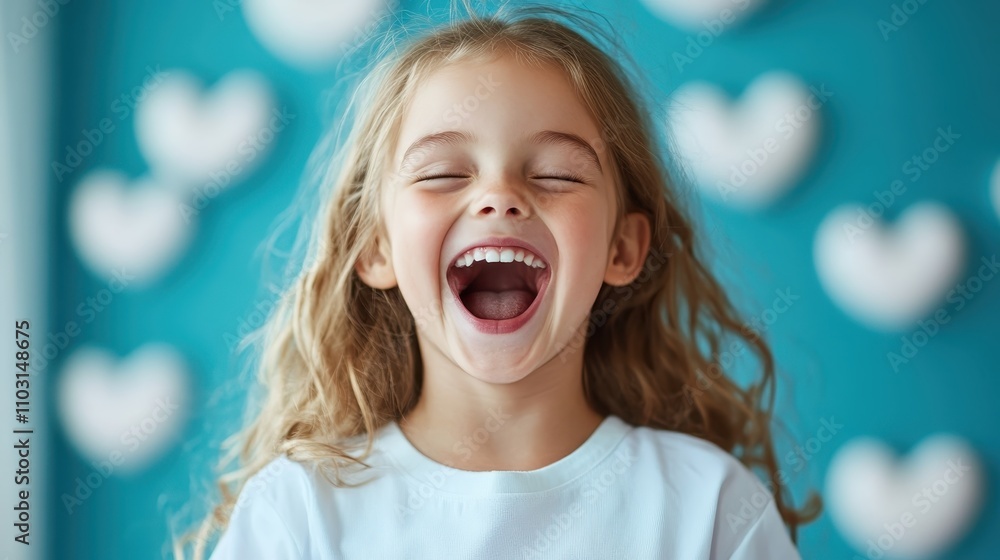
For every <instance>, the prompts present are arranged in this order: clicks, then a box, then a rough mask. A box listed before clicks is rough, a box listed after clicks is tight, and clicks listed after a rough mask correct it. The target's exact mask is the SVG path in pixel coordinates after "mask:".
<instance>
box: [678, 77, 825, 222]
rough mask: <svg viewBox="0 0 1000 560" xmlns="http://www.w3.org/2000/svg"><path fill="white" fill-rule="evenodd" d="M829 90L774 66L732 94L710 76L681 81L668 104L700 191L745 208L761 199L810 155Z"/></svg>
mask: <svg viewBox="0 0 1000 560" xmlns="http://www.w3.org/2000/svg"><path fill="white" fill-rule="evenodd" d="M828 95H830V94H829V93H828V92H826V91H825V90H823V89H822V88H816V87H813V88H810V87H807V86H806V85H805V84H803V83H802V82H801V81H800V80H799V79H798V78H796V77H795V76H793V75H791V74H788V73H784V72H777V71H775V72H769V73H766V74H763V75H761V76H759V77H758V78H757V79H756V80H755V81H754V82H753V83H752V84H750V85H749V86H748V87H747V88H746V91H744V92H743V94H742V96H741V97H740V99H739V100H738V101H732V100H730V98H729V97H728V96H727V95H726V94H725V93H724V92H723V91H721V90H720V89H718V88H717V87H716V86H714V85H711V84H708V83H704V82H692V83H688V84H685V85H683V86H681V87H680V88H678V90H677V91H676V92H675V93H674V95H673V99H672V101H671V104H670V107H669V114H670V117H669V123H670V124H669V126H670V131H671V133H672V136H673V142H674V147H675V148H676V152H677V154H678V155H679V156H680V160H681V163H682V164H684V165H685V167H686V168H687V169H689V170H690V171H691V174H692V178H693V179H694V182H695V183H696V184H697V186H698V187H700V188H701V190H702V191H704V192H705V193H706V194H708V195H710V196H712V197H713V198H716V199H718V200H720V201H722V202H725V203H727V204H730V205H733V206H736V207H741V208H743V209H748V210H749V209H757V208H760V207H763V206H766V205H768V204H770V203H771V202H773V201H774V200H775V199H777V198H778V197H780V196H781V195H782V194H784V193H785V191H787V190H788V189H789V188H790V187H792V186H793V185H794V184H795V182H796V181H797V180H798V179H799V178H801V177H802V175H803V174H804V172H805V171H806V170H807V169H808V167H809V164H810V163H811V162H812V160H813V156H814V154H815V152H816V148H817V144H818V140H819V131H820V122H819V121H820V118H819V109H820V108H821V107H822V105H823V103H825V102H826V100H827V96H828Z"/></svg>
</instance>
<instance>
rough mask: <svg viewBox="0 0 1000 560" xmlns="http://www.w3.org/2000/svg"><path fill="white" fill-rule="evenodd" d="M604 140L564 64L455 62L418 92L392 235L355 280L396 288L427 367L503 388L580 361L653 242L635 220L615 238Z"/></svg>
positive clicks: (397, 184) (401, 151)
mask: <svg viewBox="0 0 1000 560" xmlns="http://www.w3.org/2000/svg"><path fill="white" fill-rule="evenodd" d="M600 138H601V135H600V131H599V129H598V126H597V124H596V123H595V122H594V120H593V119H592V118H591V116H590V114H589V112H588V111H587V110H586V109H585V107H584V106H583V105H582V104H581V102H580V100H579V99H578V97H577V94H576V92H575V91H574V89H573V87H572V85H571V84H570V83H569V82H568V81H567V80H566V78H565V77H564V76H563V74H562V72H561V71H560V70H559V69H557V68H556V67H534V66H528V65H525V64H524V63H521V62H518V61H517V60H515V59H514V58H513V57H510V56H502V57H500V58H498V59H496V60H494V61H492V62H486V63H483V62H478V63H474V62H468V63H456V64H452V65H449V66H445V67H444V68H442V69H440V70H438V71H436V72H434V73H433V74H431V75H430V76H429V77H428V78H427V79H426V80H425V81H424V82H422V83H421V84H420V86H419V87H418V88H417V89H416V93H415V95H414V98H413V100H412V103H411V105H410V106H409V108H408V111H407V112H406V114H405V116H404V118H403V121H402V123H401V128H400V132H399V140H398V143H397V145H396V146H395V151H394V152H391V159H390V163H389V166H390V169H389V171H388V173H387V179H386V180H385V181H384V183H383V191H382V200H381V203H382V211H383V212H382V216H381V218H382V220H383V224H384V228H385V232H386V239H382V240H380V251H379V254H378V255H374V256H372V257H371V259H370V260H368V261H366V262H362V263H359V265H358V272H359V274H360V275H361V277H362V278H363V279H364V280H365V281H366V282H367V283H369V284H370V285H372V286H374V287H378V288H388V287H392V286H395V285H398V287H399V289H400V292H401V293H402V296H403V298H404V299H405V300H406V303H407V305H408V307H409V309H410V311H411V312H412V314H413V316H414V318H415V320H416V325H417V336H418V340H419V344H420V348H421V354H422V357H423V360H424V365H425V367H426V368H431V369H433V368H440V367H453V366H457V367H458V368H460V369H461V370H463V371H465V372H467V373H469V374H471V375H473V376H475V377H477V378H480V379H482V380H485V381H490V382H498V383H505V382H513V381H517V380H519V379H521V378H523V377H525V376H527V375H528V374H530V373H531V372H533V371H535V370H537V369H538V368H540V367H541V366H543V365H544V364H546V363H547V362H550V361H551V360H553V358H555V357H556V356H558V355H559V354H560V352H564V351H565V352H579V353H581V354H582V350H583V344H582V341H581V340H580V339H579V337H578V336H577V332H578V331H579V330H580V329H581V327H583V326H585V325H584V322H585V321H586V320H587V318H588V314H589V311H590V309H591V307H592V305H593V303H594V301H595V299H596V298H597V294H598V291H599V290H600V288H601V284H602V282H604V281H608V282H609V283H613V284H625V283H628V281H631V279H632V278H633V277H634V275H635V273H637V272H638V268H637V267H636V265H635V263H634V262H633V261H636V260H638V267H641V265H642V260H643V259H644V258H645V250H646V249H645V246H643V242H642V238H643V234H642V231H645V232H646V233H645V238H646V245H647V246H648V225H647V226H646V227H645V229H643V228H642V227H638V226H636V225H635V223H634V222H635V217H634V216H632V215H630V216H629V218H631V220H632V221H631V222H629V224H630V225H629V226H628V227H626V228H623V229H624V231H625V232H626V233H625V237H626V239H624V240H622V239H621V236H616V237H614V238H613V234H614V229H615V217H616V207H615V204H616V203H615V184H614V180H613V170H612V162H611V161H609V160H608V159H607V153H606V152H605V150H604V149H603V148H604V144H603V143H602V142H601V141H600ZM626 221H628V220H626ZM643 222H644V220H643ZM637 227H638V229H636V228H637ZM636 232H638V233H636ZM629 235H631V237H633V238H638V240H639V241H638V245H637V246H635V247H630V246H628V244H629V239H627V238H628V237H629ZM633 241H634V239H633ZM632 245H636V243H632ZM639 250H641V253H642V254H641V258H640V256H639V255H638V253H637V251H639ZM630 251H631V252H632V253H636V254H634V255H630V254H629V252H630ZM564 363H565V362H564ZM452 364H453V366H452Z"/></svg>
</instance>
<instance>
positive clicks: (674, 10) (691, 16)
mask: <svg viewBox="0 0 1000 560" xmlns="http://www.w3.org/2000/svg"><path fill="white" fill-rule="evenodd" d="M642 3H643V4H645V5H646V7H647V8H649V10H650V11H651V12H653V13H654V14H656V15H657V16H659V17H661V18H663V19H664V20H665V21H668V22H671V23H673V24H675V25H678V26H680V27H686V28H688V29H701V28H704V29H707V30H709V31H711V30H712V29H717V28H718V27H719V25H720V24H721V25H722V27H725V26H727V25H732V24H734V23H736V22H737V21H739V20H741V19H743V18H744V17H746V16H747V15H748V14H750V13H752V12H753V11H754V10H756V9H757V8H758V7H760V6H761V5H763V4H764V0H642Z"/></svg>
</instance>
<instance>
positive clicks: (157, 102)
mask: <svg viewBox="0 0 1000 560" xmlns="http://www.w3.org/2000/svg"><path fill="white" fill-rule="evenodd" d="M273 105H274V102H273V99H272V96H271V91H270V87H269V86H268V83H267V81H266V80H265V79H264V78H263V77H262V76H260V75H259V74H257V73H256V72H251V71H246V70H244V71H234V72H230V73H229V74H227V75H226V76H224V77H223V78H222V79H221V80H219V82H218V83H216V84H215V85H214V86H213V87H212V89H211V91H210V92H208V93H206V94H203V92H202V85H201V83H200V82H199V81H198V80H197V79H196V78H194V77H193V76H191V75H190V74H187V73H184V72H178V71H173V72H170V73H169V75H168V76H167V77H166V78H164V80H163V83H161V84H160V85H159V86H158V87H157V88H155V89H152V90H150V91H149V93H148V94H147V95H146V97H145V98H144V99H143V100H142V101H141V102H140V103H139V104H138V105H137V106H136V113H135V133H136V139H137V141H138V143H139V149H140V150H141V151H142V154H143V157H145V158H146V161H147V162H148V163H149V165H150V167H151V168H152V169H153V174H154V175H156V176H160V177H165V178H168V179H171V182H172V183H174V184H178V185H181V186H184V187H187V188H192V187H200V186H202V185H203V184H205V183H207V182H209V181H211V182H213V183H215V184H217V185H219V186H226V185H229V184H232V183H233V182H235V181H236V180H237V179H239V178H242V177H245V176H246V175H247V174H248V173H249V172H250V171H251V170H253V168H254V167H256V165H257V164H258V163H259V161H260V160H261V159H262V158H261V155H262V154H264V153H266V152H267V151H268V150H269V148H270V145H271V144H272V143H273V139H274V134H276V131H275V130H274V127H275V126H276V125H275V124H274V123H275V118H274V116H272V106H273ZM282 125H283V123H282ZM282 125H278V126H282Z"/></svg>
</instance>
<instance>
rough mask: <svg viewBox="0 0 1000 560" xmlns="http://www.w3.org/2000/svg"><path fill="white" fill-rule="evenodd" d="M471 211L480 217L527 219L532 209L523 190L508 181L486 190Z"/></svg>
mask: <svg viewBox="0 0 1000 560" xmlns="http://www.w3.org/2000/svg"><path fill="white" fill-rule="evenodd" d="M471 210H472V211H473V213H474V214H475V215H476V216H478V217H498V218H499V217H509V218H526V217H528V216H529V215H530V212H531V211H530V208H529V204H528V201H527V199H526V198H525V196H524V194H523V192H522V190H521V188H520V187H519V186H518V185H515V184H511V183H510V182H508V181H501V182H498V184H495V185H494V186H492V187H490V188H489V189H488V190H486V191H485V192H484V193H483V194H482V195H481V196H480V197H479V198H478V199H477V200H476V202H475V203H474V205H473V206H472V208H471Z"/></svg>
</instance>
